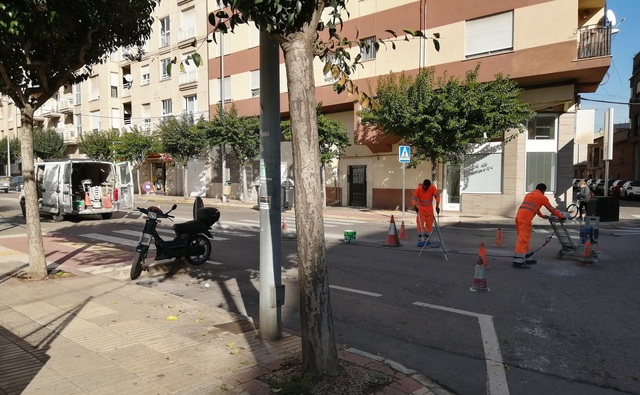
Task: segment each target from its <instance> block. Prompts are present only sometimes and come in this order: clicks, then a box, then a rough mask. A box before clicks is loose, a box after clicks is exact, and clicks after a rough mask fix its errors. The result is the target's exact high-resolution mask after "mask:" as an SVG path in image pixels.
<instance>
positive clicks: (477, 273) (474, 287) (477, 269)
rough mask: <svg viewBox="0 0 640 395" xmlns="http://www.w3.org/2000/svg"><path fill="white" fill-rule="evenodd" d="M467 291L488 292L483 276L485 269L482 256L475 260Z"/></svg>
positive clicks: (485, 277)
mask: <svg viewBox="0 0 640 395" xmlns="http://www.w3.org/2000/svg"><path fill="white" fill-rule="evenodd" d="M469 291H474V292H489V287H488V286H487V276H486V274H485V267H484V264H483V262H482V256H480V255H478V258H477V259H476V264H475V266H474V274H473V282H472V283H471V288H469Z"/></svg>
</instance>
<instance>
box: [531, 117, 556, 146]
mask: <svg viewBox="0 0 640 395" xmlns="http://www.w3.org/2000/svg"><path fill="white" fill-rule="evenodd" d="M527 129H528V130H529V132H528V138H529V140H555V138H556V116H555V115H554V114H538V116H536V117H535V118H534V119H532V120H531V121H529V123H528V124H527Z"/></svg>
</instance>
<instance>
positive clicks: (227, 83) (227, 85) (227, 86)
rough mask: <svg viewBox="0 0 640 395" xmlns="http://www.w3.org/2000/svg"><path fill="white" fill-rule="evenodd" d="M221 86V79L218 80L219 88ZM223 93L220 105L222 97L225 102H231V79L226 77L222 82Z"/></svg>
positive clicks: (221, 93)
mask: <svg viewBox="0 0 640 395" xmlns="http://www.w3.org/2000/svg"><path fill="white" fill-rule="evenodd" d="M219 86H220V79H219V78H218V87H219ZM222 91H223V92H220V96H218V103H220V97H221V96H222V95H224V101H225V102H228V101H231V77H224V78H223V80H222Z"/></svg>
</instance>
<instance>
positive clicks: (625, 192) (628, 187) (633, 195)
mask: <svg viewBox="0 0 640 395" xmlns="http://www.w3.org/2000/svg"><path fill="white" fill-rule="evenodd" d="M620 197H621V198H622V199H637V198H640V181H629V182H627V183H626V184H624V185H623V186H622V188H620Z"/></svg>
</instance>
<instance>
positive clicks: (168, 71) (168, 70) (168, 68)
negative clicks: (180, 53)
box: [167, 62, 173, 77]
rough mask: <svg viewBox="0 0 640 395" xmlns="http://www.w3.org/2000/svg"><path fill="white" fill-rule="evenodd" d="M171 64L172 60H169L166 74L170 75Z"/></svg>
mask: <svg viewBox="0 0 640 395" xmlns="http://www.w3.org/2000/svg"><path fill="white" fill-rule="evenodd" d="M171 66H173V62H169V64H168V65H167V76H169V77H171Z"/></svg>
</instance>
